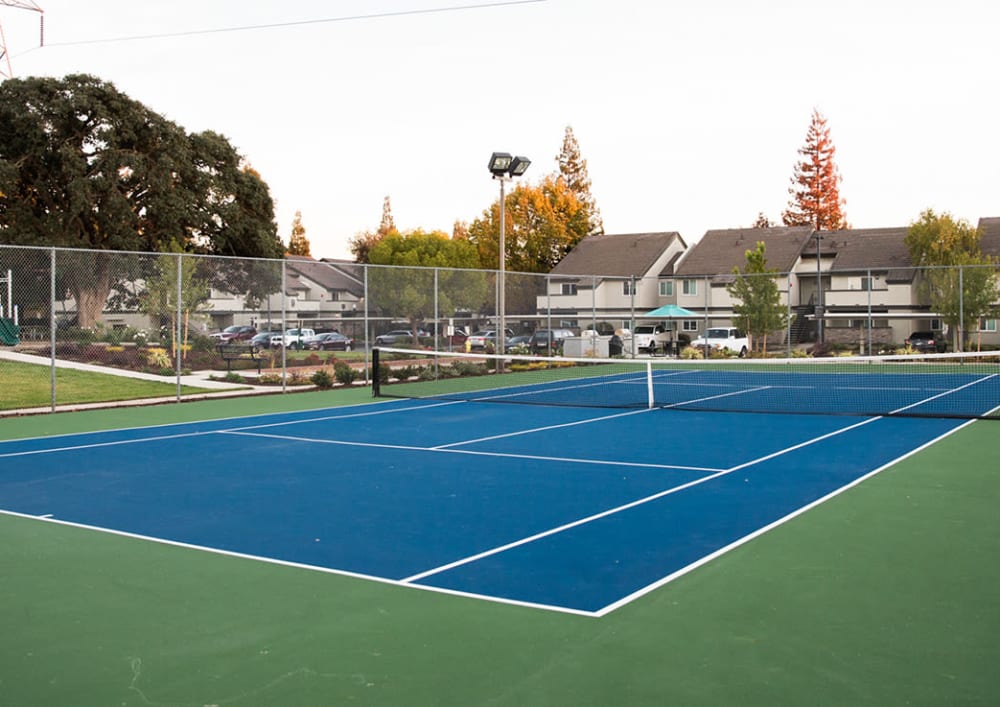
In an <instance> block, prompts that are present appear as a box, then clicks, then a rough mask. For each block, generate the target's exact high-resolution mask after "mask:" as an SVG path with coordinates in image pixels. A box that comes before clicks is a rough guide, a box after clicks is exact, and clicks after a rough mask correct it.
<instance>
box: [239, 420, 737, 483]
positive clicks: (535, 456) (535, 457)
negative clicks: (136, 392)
mask: <svg viewBox="0 0 1000 707" xmlns="http://www.w3.org/2000/svg"><path fill="white" fill-rule="evenodd" d="M220 434H231V435H236V436H240V437H264V438H266V439H280V440H285V441H288V442H311V443H313V444H332V445H336V446H341V447H368V448H370V449H399V450H403V451H407V452H429V453H431V454H465V455H468V456H473V457H499V458H504V459H527V460H531V461H547V462H570V463H573V464H593V465H598V466H626V467H636V468H640V469H675V470H677V469H679V470H681V471H698V472H703V473H707V474H715V473H717V472H719V471H723V470H722V469H716V468H713V467H705V466H681V465H679V464H648V463H645V462H623V461H614V460H607V459H582V458H578V457H548V456H542V455H539V454H509V453H506V452H481V451H476V450H474V449H438V448H436V447H416V446H412V445H405V444H385V443H381V442H351V441H347V440H342V439H315V438H311V437H295V436H293V435H277V434H268V433H265V432H241V431H230V430H223V431H221V432H220Z"/></svg>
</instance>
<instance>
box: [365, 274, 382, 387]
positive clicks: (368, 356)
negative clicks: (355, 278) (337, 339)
mask: <svg viewBox="0 0 1000 707" xmlns="http://www.w3.org/2000/svg"><path fill="white" fill-rule="evenodd" d="M361 272H362V274H363V279H364V298H365V311H364V318H365V343H364V347H365V384H366V385H367V384H372V385H374V383H373V380H374V379H377V378H378V371H375V373H374V376H373V378H371V379H370V378H369V376H368V370H369V369H370V368H371V367H372V365H373V363H372V360H371V349H372V347H371V346H370V342H371V339H370V338H369V329H368V327H369V324H368V302H369V301H370V300H369V299H368V263H363V264H362V265H361Z"/></svg>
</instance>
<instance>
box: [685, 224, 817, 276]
mask: <svg viewBox="0 0 1000 707" xmlns="http://www.w3.org/2000/svg"><path fill="white" fill-rule="evenodd" d="M812 232H813V229H812V227H811V226H778V227H774V228H729V229H722V230H715V231H708V232H707V233H705V235H704V237H702V239H701V240H700V241H698V242H697V243H696V244H694V245H693V246H692V247H691V248H690V249H689V250H688V251H687V254H686V255H685V256H684V259H683V260H681V262H680V264H679V265H678V266H677V268H676V269H675V274H676V275H677V276H678V277H692V276H706V275H708V276H713V275H721V274H726V273H730V272H732V270H733V268H736V267H738V268H742V267H743V265H745V264H746V260H747V256H746V253H747V251H748V250H752V249H753V248H755V247H756V246H757V243H758V242H759V241H763V242H764V248H765V254H766V256H767V265H768V267H769V268H774V269H776V270H778V271H780V272H787V271H789V270H791V269H792V268H793V267H794V266H795V262H796V261H797V260H798V258H799V256H800V255H801V254H802V251H803V249H805V248H806V246H807V245H808V244H809V243H815V241H811V240H810V236H811V235H812ZM824 248H825V246H824Z"/></svg>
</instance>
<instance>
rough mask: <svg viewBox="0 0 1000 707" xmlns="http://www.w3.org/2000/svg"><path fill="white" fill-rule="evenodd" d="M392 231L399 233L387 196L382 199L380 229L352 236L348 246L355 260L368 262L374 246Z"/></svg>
mask: <svg viewBox="0 0 1000 707" xmlns="http://www.w3.org/2000/svg"><path fill="white" fill-rule="evenodd" d="M391 233H397V234H398V233H399V231H397V230H396V222H395V221H394V220H393V218H392V206H391V204H390V203H389V197H388V196H386V197H385V199H383V200H382V220H381V221H380V222H379V225H378V230H377V231H375V232H374V233H373V232H372V231H362V232H361V233H358V234H356V235H355V236H354V237H353V238H351V240H350V242H349V243H348V248H350V250H351V255H353V256H354V261H355V262H358V263H368V262H371V261H370V260H369V257H370V254H371V251H372V248H374V247H375V246H376V245H378V244H379V242H380V241H381V240H382V239H383V238H385V237H386V236H388V235H389V234H391Z"/></svg>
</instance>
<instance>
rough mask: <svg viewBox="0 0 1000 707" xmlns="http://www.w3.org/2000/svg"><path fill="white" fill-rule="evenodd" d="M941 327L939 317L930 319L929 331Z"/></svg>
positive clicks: (938, 329) (940, 328)
mask: <svg viewBox="0 0 1000 707" xmlns="http://www.w3.org/2000/svg"><path fill="white" fill-rule="evenodd" d="M943 328H944V327H942V326H941V320H940V319H931V331H941V330H942V329H943Z"/></svg>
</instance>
